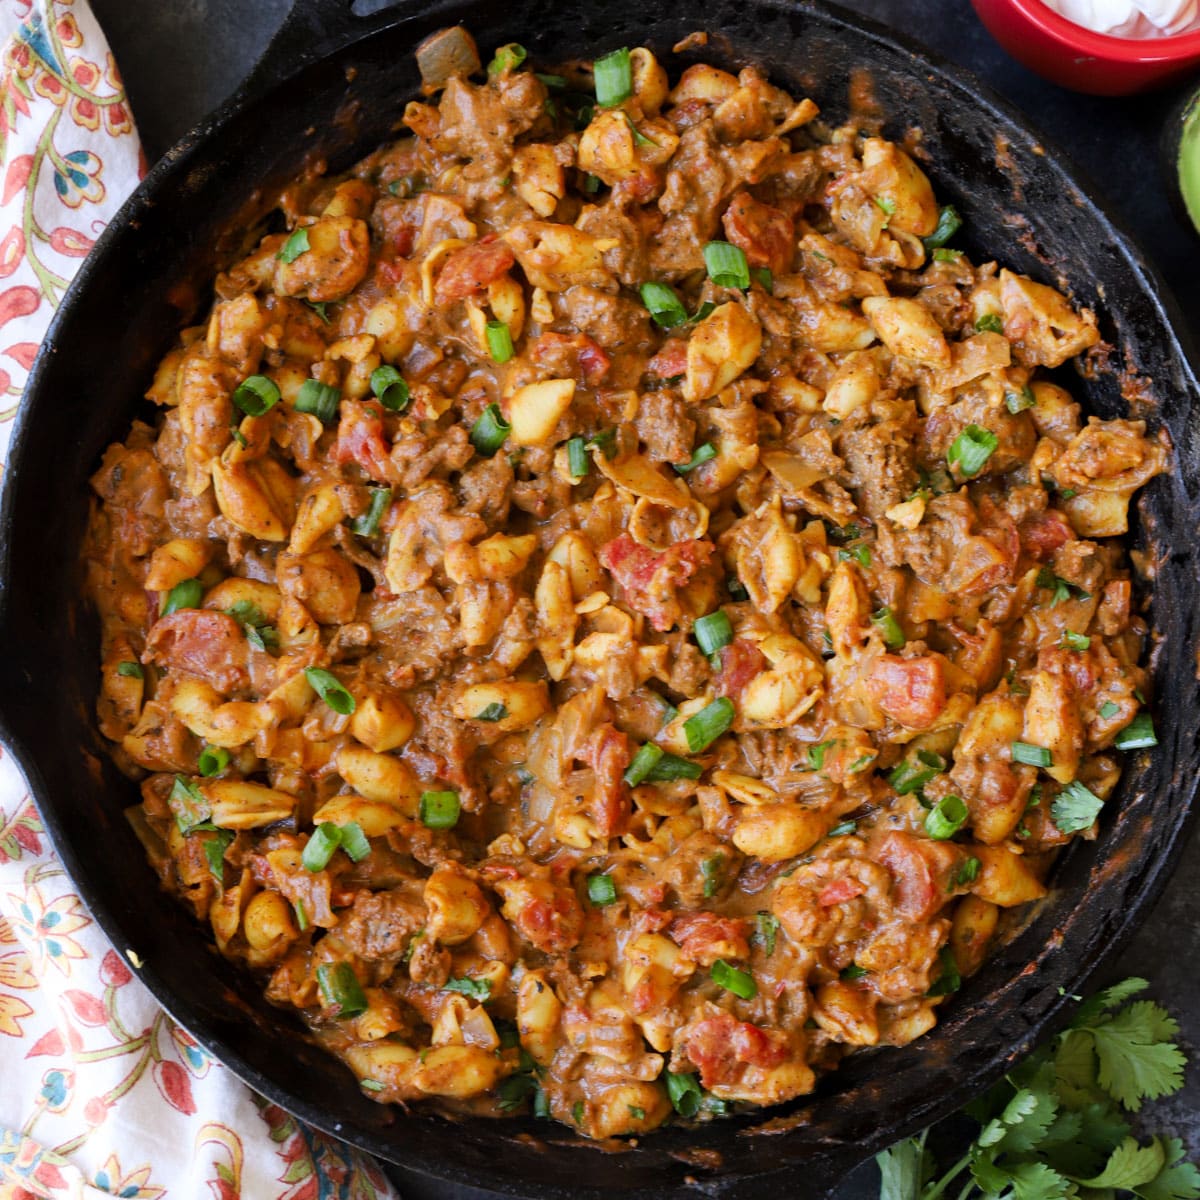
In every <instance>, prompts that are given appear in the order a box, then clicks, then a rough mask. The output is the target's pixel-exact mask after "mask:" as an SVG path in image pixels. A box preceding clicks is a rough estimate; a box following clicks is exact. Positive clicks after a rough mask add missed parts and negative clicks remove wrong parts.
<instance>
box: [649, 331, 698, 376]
mask: <svg viewBox="0 0 1200 1200" xmlns="http://www.w3.org/2000/svg"><path fill="white" fill-rule="evenodd" d="M687 347H688V344H687V338H678V337H677V338H671V339H670V340H669V341H666V342H664V343H663V346H662V349H660V350H659V352H658V353H657V354H656V355H655V356H654V357H653V358H652V359H651V360H650V361H649V362H648V363H647V364H646V370H647V371H648V372H649V373H650V374H651V375H657V376H658V378H659V379H674V378H675V377H676V376H677V375H682V374H683V373H684V372H685V371H686V370H687Z"/></svg>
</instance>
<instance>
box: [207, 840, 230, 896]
mask: <svg viewBox="0 0 1200 1200" xmlns="http://www.w3.org/2000/svg"><path fill="white" fill-rule="evenodd" d="M232 841H233V830H232V829H218V830H217V831H216V833H215V834H213V836H212V837H209V838H205V839H204V857H205V858H206V859H207V860H208V869H209V871H210V872H211V873H212V877H213V878H214V879H215V880H216V881H217V882H218V883H220V884H224V882H225V851H226V850H228V849H229V843H230V842H232Z"/></svg>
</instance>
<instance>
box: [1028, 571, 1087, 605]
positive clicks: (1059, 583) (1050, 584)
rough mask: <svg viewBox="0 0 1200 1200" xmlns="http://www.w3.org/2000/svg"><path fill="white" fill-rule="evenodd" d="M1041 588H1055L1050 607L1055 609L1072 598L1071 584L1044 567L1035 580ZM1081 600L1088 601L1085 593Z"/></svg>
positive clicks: (1081, 594)
mask: <svg viewBox="0 0 1200 1200" xmlns="http://www.w3.org/2000/svg"><path fill="white" fill-rule="evenodd" d="M1034 582H1035V583H1036V584H1037V586H1038V587H1040V588H1053V590H1054V596H1053V597H1052V598H1051V600H1050V607H1051V608H1053V607H1054V606H1055V605H1056V604H1061V603H1062V602H1063V601H1064V600H1070V598H1071V584H1069V583H1068V582H1067V581H1066V580H1065V579H1060V578H1059V577H1058V576H1057V575H1055V573H1054V572H1053V571H1051V570H1050V568H1049V567H1043V568H1042V569H1041V570H1040V571H1039V572H1038V573H1037V578H1036V579H1035V580H1034ZM1079 596H1080V599H1088V596H1087V594H1086V593H1085V592H1082V591H1081V592H1080V593H1079Z"/></svg>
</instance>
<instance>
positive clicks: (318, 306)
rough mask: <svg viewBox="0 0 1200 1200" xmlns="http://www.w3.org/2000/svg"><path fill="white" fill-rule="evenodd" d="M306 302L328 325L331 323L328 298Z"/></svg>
mask: <svg viewBox="0 0 1200 1200" xmlns="http://www.w3.org/2000/svg"><path fill="white" fill-rule="evenodd" d="M304 303H305V304H307V305H308V307H309V308H311V309H312V310H313V312H315V313H316V314H317V316H318V317H320V318H321V320H322V321H324V323H325V324H326V325H328V324H329V301H328V300H305V302H304Z"/></svg>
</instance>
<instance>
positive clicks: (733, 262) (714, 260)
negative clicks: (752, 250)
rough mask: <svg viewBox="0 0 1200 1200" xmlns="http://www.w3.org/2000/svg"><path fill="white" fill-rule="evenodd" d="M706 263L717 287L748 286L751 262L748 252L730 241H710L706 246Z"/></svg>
mask: <svg viewBox="0 0 1200 1200" xmlns="http://www.w3.org/2000/svg"><path fill="white" fill-rule="evenodd" d="M704 265H705V267H707V268H708V277H709V279H711V280H712V281H713V283H715V284H716V285H717V287H726V288H743V289H744V288H748V287H749V286H750V264H749V263H748V262H747V261H746V252H745V251H744V250H743V249H742V248H741V247H740V246H734V245H732V244H731V243H730V242H709V243H708V244H707V245H706V246H705V247H704Z"/></svg>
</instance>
